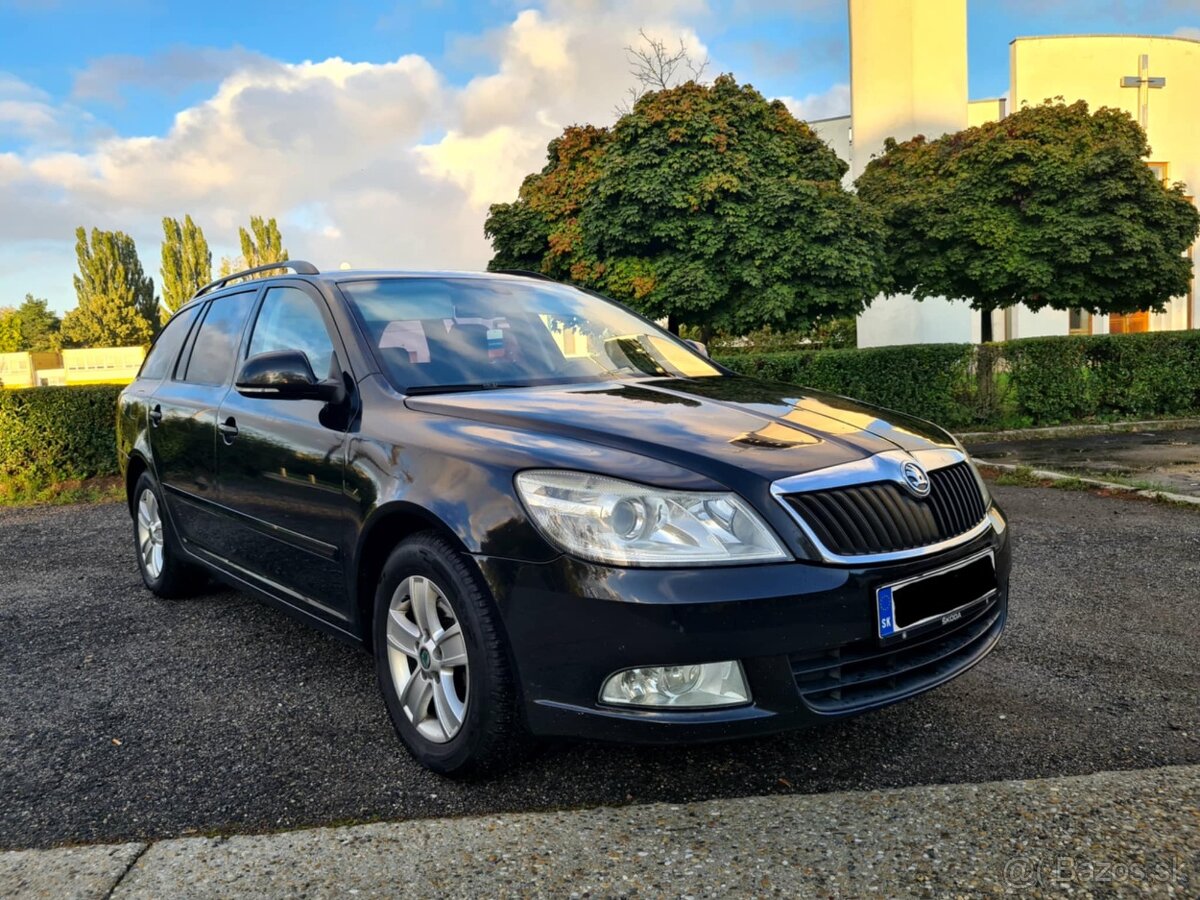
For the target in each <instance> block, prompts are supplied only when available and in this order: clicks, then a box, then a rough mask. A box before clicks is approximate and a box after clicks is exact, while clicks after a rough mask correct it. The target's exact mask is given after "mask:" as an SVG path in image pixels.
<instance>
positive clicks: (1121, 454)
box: [969, 428, 1200, 497]
mask: <svg viewBox="0 0 1200 900" xmlns="http://www.w3.org/2000/svg"><path fill="white" fill-rule="evenodd" d="M969 446H970V448H971V454H972V455H973V456H976V457H978V458H979V459H986V460H989V461H991V462H1005V463H1015V464H1017V465H1023V466H1030V467H1032V468H1035V469H1049V470H1051V471H1053V472H1067V473H1071V474H1075V475H1092V476H1097V477H1100V478H1111V477H1117V478H1125V479H1131V480H1134V481H1146V482H1149V483H1152V484H1154V485H1157V486H1158V487H1160V488H1162V489H1163V490H1165V491H1171V492H1173V493H1176V494H1189V495H1192V496H1196V497H1200V428H1180V429H1163V430H1160V431H1135V432H1130V433H1117V432H1112V433H1108V434H1088V435H1082V436H1079V437H1057V438H1034V439H1030V440H1016V441H1011V440H1010V441H986V440H981V441H973V442H971V443H970V444H969Z"/></svg>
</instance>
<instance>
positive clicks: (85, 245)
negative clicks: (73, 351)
mask: <svg viewBox="0 0 1200 900" xmlns="http://www.w3.org/2000/svg"><path fill="white" fill-rule="evenodd" d="M75 255H76V256H77V257H78V259H79V274H78V275H76V276H74V282H75V294H76V296H77V297H78V298H79V305H78V306H77V307H76V308H75V309H73V310H71V311H70V312H68V313H67V314H66V316H65V317H64V318H63V322H62V335H63V339H64V340H65V341H66V342H67V343H69V344H71V345H74V346H77V347H124V346H133V345H136V344H147V343H149V342H150V340H151V338H153V336H154V332H155V329H156V328H157V326H158V299H157V298H156V297H155V296H154V279H152V278H149V277H147V276H146V275H145V273H144V272H143V271H142V264H141V262H140V261H139V260H138V255H137V247H136V245H135V244H134V242H133V238H131V237H129V236H128V235H127V234H124V233H123V232H120V231H101V230H100V229H98V228H93V229H92V234H91V241H90V243H89V240H88V235H87V232H85V231H84V229H83V228H82V227H81V228H77V229H76V230H75Z"/></svg>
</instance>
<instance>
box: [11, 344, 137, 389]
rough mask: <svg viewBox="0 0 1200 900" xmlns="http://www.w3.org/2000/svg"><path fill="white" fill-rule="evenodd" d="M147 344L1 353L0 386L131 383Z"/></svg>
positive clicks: (23, 386) (24, 386) (135, 375)
mask: <svg viewBox="0 0 1200 900" xmlns="http://www.w3.org/2000/svg"><path fill="white" fill-rule="evenodd" d="M145 356H146V348H145V347H90V348H87V349H79V350H63V351H61V352H57V353H0V387H5V388H27V387H54V386H58V385H64V384H128V383H129V382H131V381H133V379H134V378H135V377H137V373H138V369H140V368H141V367H142V360H143V359H144V358H145Z"/></svg>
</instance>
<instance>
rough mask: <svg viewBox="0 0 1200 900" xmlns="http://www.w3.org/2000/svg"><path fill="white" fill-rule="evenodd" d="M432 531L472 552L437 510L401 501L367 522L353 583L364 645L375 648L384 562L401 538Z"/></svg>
mask: <svg viewBox="0 0 1200 900" xmlns="http://www.w3.org/2000/svg"><path fill="white" fill-rule="evenodd" d="M426 531H431V532H434V533H435V534H437V535H438V536H439V537H442V538H445V539H446V540H447V541H449V542H450V544H451V545H452V546H454V548H455V549H457V550H459V551H461V552H463V553H465V554H467V555H470V551H468V549H467V547H466V546H465V545H464V544H463V542H462V539H461V538H460V537H459V536H458V535H457V534H455V533H454V530H453V529H451V528H450V527H449V526H448V525H446V523H445V522H443V521H442V520H441V519H439V518H438V517H437V516H436V515H435V514H434V513H432V512H430V511H429V510H428V509H425V508H424V507H422V506H418V505H416V504H415V503H409V502H406V501H403V500H397V501H394V502H392V503H389V504H387V505H386V506H382V507H380V508H379V509H378V510H376V511H375V512H374V513H373V514H372V515H371V517H370V518H369V519H368V520H367V523H366V525H364V527H363V530H362V534H361V535H360V536H359V540H358V547H357V550H356V551H355V556H354V584H353V586H352V588H353V593H352V596H353V597H354V603H355V611H356V613H357V617H358V622H357V625H358V632H359V637H360V638H361V640H362V642H363V644H364V645H365V646H366V647H367V649H371V645H372V643H373V629H372V627H371V625H372V620H373V618H374V614H375V609H374V607H375V588H376V585H377V584H378V583H379V576H380V573H381V572H382V571H383V565H384V563H386V562H387V558H388V556H390V555H391V552H392V550H394V549H395V548H396V547H397V546H398V545H399V544H400V542H401V541H403V540H405V539H406V538H410V537H412V536H413V535H414V534H420V533H422V532H426Z"/></svg>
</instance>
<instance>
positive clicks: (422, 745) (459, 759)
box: [373, 532, 528, 777]
mask: <svg viewBox="0 0 1200 900" xmlns="http://www.w3.org/2000/svg"><path fill="white" fill-rule="evenodd" d="M422 608H423V609H424V612H422ZM373 627H374V631H373V645H374V651H375V671H376V674H377V675H378V678H379V687H380V690H381V691H382V693H383V698H384V702H385V703H386V705H387V709H388V714H389V715H390V716H391V719H392V724H393V726H395V729H396V733H397V734H398V735H399V736H400V740H401V741H402V742H403V743H404V745H405V746H406V747H407V748H408V750H409V752H410V753H411V754H412V756H413V757H414V758H415V759H416V760H417V762H419V763H421V765H423V766H425V767H426V768H428V769H431V770H432V771H434V772H437V773H438V774H441V775H447V776H452V777H468V776H473V775H481V774H487V773H491V772H494V771H497V770H499V769H502V768H505V767H506V766H508V765H509V764H511V763H512V762H514V761H515V760H517V759H518V758H519V757H520V756H521V755H522V752H521V751H522V750H523V748H524V747H525V746H526V744H527V740H528V739H527V733H526V731H525V729H524V726H523V723H522V722H521V721H520V717H519V714H518V712H517V709H518V705H517V690H516V681H515V679H514V677H513V671H512V665H511V663H510V660H509V654H508V647H507V641H506V639H505V637H504V634H503V631H502V629H501V627H500V624H499V620H498V614H497V612H496V609H495V604H494V602H493V600H492V596H491V592H490V591H489V590H488V587H487V585H486V584H485V583H484V581H483V579H482V577H481V576H480V575H479V573H478V571H477V570H476V568H475V566H474V563H473V561H472V560H471V559H470V558H469V557H468V556H467V555H466V554H464V553H462V552H460V551H459V550H458V549H457V548H455V547H454V546H453V545H451V544H450V542H449V541H447V540H446V539H445V538H443V537H441V536H440V535H437V534H435V533H432V532H429V533H423V534H418V535H414V536H413V537H410V538H408V539H407V540H405V541H403V542H402V543H401V544H400V545H399V546H397V547H396V549H395V550H393V551H392V553H391V555H390V556H389V557H388V559H387V562H386V563H385V564H384V566H383V572H382V574H381V576H380V578H379V584H378V587H377V589H376V592H375V614H374V625H373ZM460 638H461V640H460ZM423 654H424V656H423ZM460 658H461V659H462V660H463V663H461V664H456V663H458V661H459V660H460ZM456 723H457V724H456Z"/></svg>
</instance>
